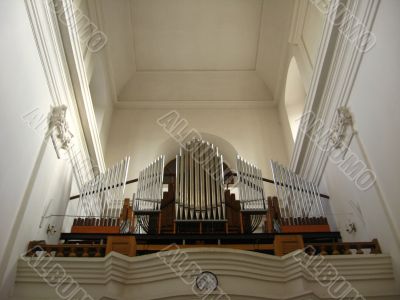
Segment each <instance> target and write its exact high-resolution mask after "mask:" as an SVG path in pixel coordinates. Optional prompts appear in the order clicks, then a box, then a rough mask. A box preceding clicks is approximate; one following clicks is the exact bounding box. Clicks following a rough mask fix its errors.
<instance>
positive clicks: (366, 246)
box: [305, 239, 382, 255]
mask: <svg viewBox="0 0 400 300" xmlns="http://www.w3.org/2000/svg"><path fill="white" fill-rule="evenodd" d="M305 247H306V248H305V249H306V252H307V253H308V254H310V255H318V254H319V255H350V254H366V253H368V251H367V252H366V251H365V250H369V253H370V254H380V253H382V251H381V247H380V245H379V242H378V240H377V239H373V240H372V241H371V242H349V243H315V244H305Z"/></svg>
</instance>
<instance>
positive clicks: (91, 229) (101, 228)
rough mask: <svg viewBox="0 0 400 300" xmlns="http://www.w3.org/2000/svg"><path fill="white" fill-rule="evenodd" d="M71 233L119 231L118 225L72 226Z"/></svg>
mask: <svg viewBox="0 0 400 300" xmlns="http://www.w3.org/2000/svg"><path fill="white" fill-rule="evenodd" d="M71 233H106V234H108V233H119V226H72V228H71Z"/></svg>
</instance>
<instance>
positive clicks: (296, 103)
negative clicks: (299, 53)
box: [285, 56, 306, 141]
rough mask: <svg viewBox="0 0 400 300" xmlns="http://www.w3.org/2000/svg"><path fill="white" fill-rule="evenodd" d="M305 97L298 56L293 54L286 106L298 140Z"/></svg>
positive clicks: (286, 90) (287, 83)
mask: <svg viewBox="0 0 400 300" xmlns="http://www.w3.org/2000/svg"><path fill="white" fill-rule="evenodd" d="M305 98H306V90H305V88H304V85H303V80H302V78H301V74H300V70H299V67H298V65H297V61H296V58H295V57H294V56H293V57H292V59H291V61H290V64H289V68H288V72H287V77H286V86H285V108H286V114H287V117H288V120H289V124H290V129H291V132H292V137H293V141H295V140H296V137H297V133H298V130H299V125H300V118H301V115H302V114H303V111H304V106H305Z"/></svg>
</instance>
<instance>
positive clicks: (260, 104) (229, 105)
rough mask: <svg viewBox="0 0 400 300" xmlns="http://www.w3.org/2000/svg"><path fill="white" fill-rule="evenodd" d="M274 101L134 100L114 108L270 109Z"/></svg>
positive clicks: (116, 105) (117, 103) (120, 103)
mask: <svg viewBox="0 0 400 300" xmlns="http://www.w3.org/2000/svg"><path fill="white" fill-rule="evenodd" d="M276 106H277V104H276V102H275V101H269V100H266V101H261V100H247V101H246V100H240V101H234V100H215V101H213V100H196V101H194V100H161V101H153V100H143V101H139V100H135V101H117V102H116V103H115V107H116V108H126V109H134V108H148V109H165V108H170V109H178V108H183V109H184V108H187V109H196V108H210V109H213V108H216V109H217V108H225V109H243V108H272V107H276Z"/></svg>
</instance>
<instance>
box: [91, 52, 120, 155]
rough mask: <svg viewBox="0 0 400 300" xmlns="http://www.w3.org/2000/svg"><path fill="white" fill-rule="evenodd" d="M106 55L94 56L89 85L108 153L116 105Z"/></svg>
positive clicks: (102, 139) (102, 138) (100, 53)
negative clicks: (109, 134) (114, 105)
mask: <svg viewBox="0 0 400 300" xmlns="http://www.w3.org/2000/svg"><path fill="white" fill-rule="evenodd" d="M104 55H105V52H104V51H100V52H98V53H95V54H93V58H92V59H93V67H94V68H93V74H92V78H91V81H90V84H89V87H90V92H91V96H92V101H93V109H94V113H95V116H96V122H97V129H98V130H99V135H100V142H101V146H102V149H103V153H104V152H105V151H106V145H107V139H108V133H109V129H110V124H111V118H112V113H113V104H114V102H113V93H112V88H111V84H110V76H109V74H108V73H107V72H108V71H107V70H108V69H107V67H106V63H107V62H106V60H105V57H104Z"/></svg>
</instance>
